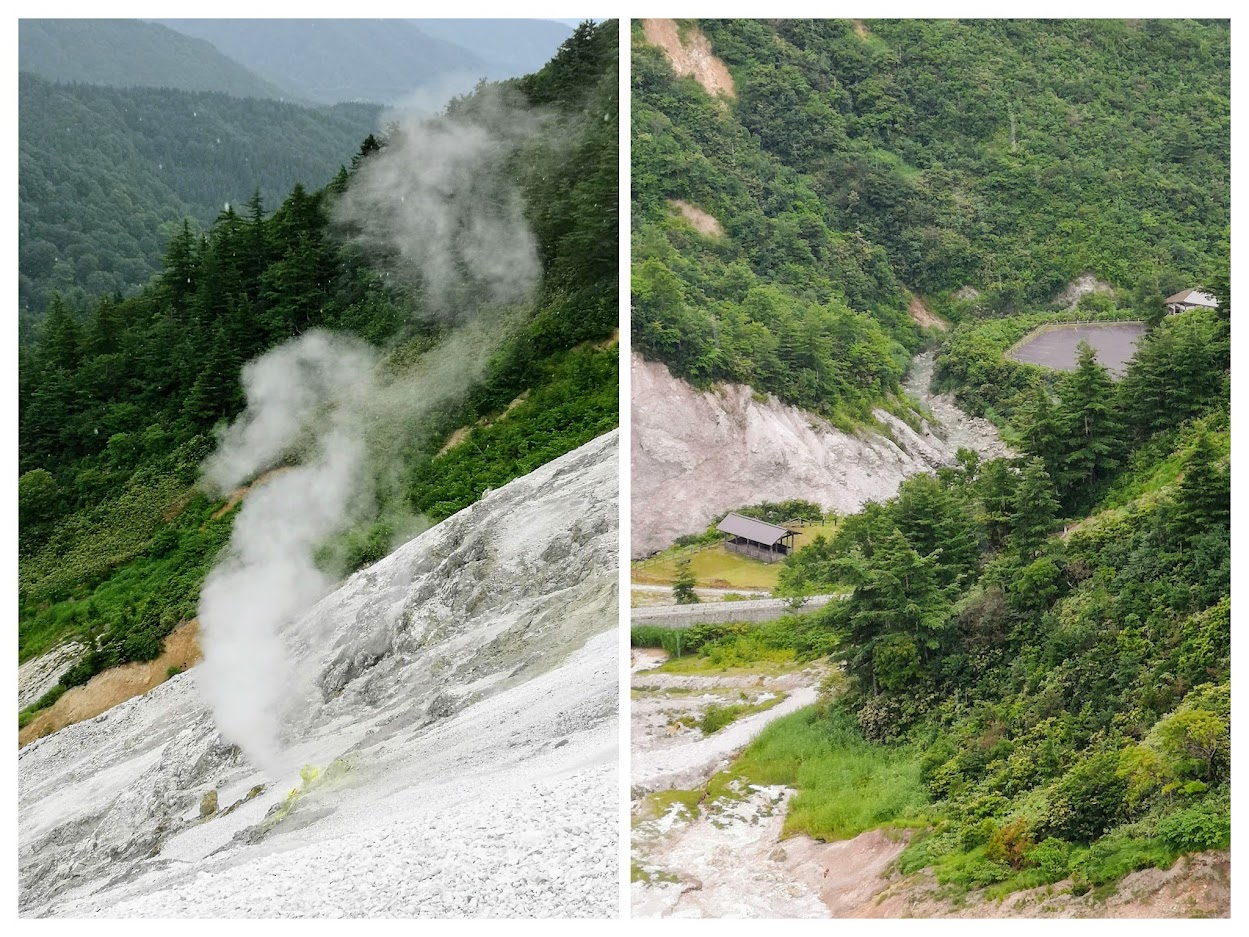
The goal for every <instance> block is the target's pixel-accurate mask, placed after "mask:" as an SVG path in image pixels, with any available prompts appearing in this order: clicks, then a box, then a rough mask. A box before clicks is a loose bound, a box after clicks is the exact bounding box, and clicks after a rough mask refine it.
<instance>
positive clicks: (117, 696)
mask: <svg viewBox="0 0 1249 937" xmlns="http://www.w3.org/2000/svg"><path fill="white" fill-rule="evenodd" d="M200 657H201V654H200V648H199V620H198V619H191V620H190V621H187V622H183V623H182V624H180V625H179V626H178V627H177V628H175V629H174V630H173V631H171V632H170V633H169V636H168V637H167V638H165V649H164V650H163V651H162V652H161V655H160V657H158V658H156V659H155V660H150V661H146V662H144V663H138V662H135V663H130V664H123V665H122V666H120V667H114V668H113V669H112V670H106V671H104V672H103V673H98V674H96V675H95V676H94V677H92V678H91V679H90V680H88V681H87V683H86V684H85V685H83V686H76V687H74V688H73V689H70V690H66V691H65V694H64V695H63V696H62V697H61V698H60V699H58V700H57V701H56V702H55V703H53V704H52V705H51V706H49V707H48V708H47V709H44V710H42V711H40V713H39V714H38V715H37V716H35V718H34V719H32V720H31V721H30V722H28V723H27V724H26V727H25V728H24V729H22V730H20V731H19V732H18V733H17V744H18V747H19V748H20V747H21V746H23V745H25V744H27V743H28V742H33V741H34V740H35V739H37V738H42V737H43V736H45V735H50V734H51V733H53V732H56V731H58V730H60V729H63V728H65V727H66V726H68V725H73V724H74V723H76V722H82V721H83V720H86V719H94V718H95V717H96V716H98V715H100V713H102V712H106V711H108V710H110V709H112V708H113V707H114V706H116V705H117V704H118V703H123V702H125V701H126V700H128V699H130V698H131V697H134V696H142V695H143V694H144V693H146V692H148V691H149V690H151V689H153V688H154V687H157V686H159V685H160V684H162V683H164V682H165V681H166V680H167V679H169V668H170V667H177V668H179V669H180V670H186V669H187V668H189V667H193V666H194V665H195V664H197V663H199V660H200Z"/></svg>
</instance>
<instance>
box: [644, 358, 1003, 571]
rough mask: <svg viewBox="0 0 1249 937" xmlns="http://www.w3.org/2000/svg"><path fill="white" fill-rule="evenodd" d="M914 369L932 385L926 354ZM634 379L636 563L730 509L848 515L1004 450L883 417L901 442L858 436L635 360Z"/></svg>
mask: <svg viewBox="0 0 1249 937" xmlns="http://www.w3.org/2000/svg"><path fill="white" fill-rule="evenodd" d="M917 365H918V367H919V369H920V370H921V371H922V370H923V369H924V367H925V366H926V367H927V368H928V371H927V374H928V375H929V377H931V360H930V359H924V357H923V356H920V358H919V359H917ZM632 380H633V385H632V386H633V390H632V398H633V405H632V420H633V442H632V453H631V465H630V468H631V471H632V478H633V481H632V505H631V508H632V528H631V533H632V548H631V549H632V552H633V555H634V556H635V557H642V556H647V555H649V554H651V553H653V552H655V551H656V550H660V549H662V548H664V547H666V546H668V545H669V544H670V543H671V542H672V541H673V540H674V539H675V538H676V537H678V536H681V535H682V534H691V533H699V532H701V531H702V530H704V529H705V528H706V526H707V524H708V523H709V522H710V521H711V519H712V518H713V517H714V516H715V515H716V514H718V513H720V512H723V511H727V510H730V509H732V508H736V507H741V506H743V505H747V504H757V503H758V502H760V501H780V500H783V499H786V498H805V499H807V500H809V501H815V502H817V503H819V504H820V505H822V506H823V507H824V509H825V510H835V511H838V512H842V513H849V512H853V511H857V510H859V509H860V508H861V507H862V506H863V505H864V504H865V503H867V502H868V501H882V500H885V499H886V498H889V497H892V496H893V495H894V494H895V493H896V492H897V490H898V486H899V485H900V484H901V483H902V481H903V480H904V479H906V478H907V477H908V476H911V475H914V474H916V473H917V472H931V471H933V470H934V469H936V468H938V467H939V466H942V465H950V464H953V462H954V455H955V453H956V452H957V451H958V448H959V446H970V447H971V448H974V449H978V450H979V451H981V452H982V453H984V454H985V455H987V456H990V457H992V456H994V455H1001V454H1002V452H1003V449H1002V446H1001V443H1000V441H998V439H997V436H996V433H994V432H993V428H992V427H991V426H989V425H988V424H987V423H985V424H984V426H976V427H975V428H974V431H973V432H963V433H960V434H958V435H957V436H955V435H951V434H949V433H948V431H947V430H948V427H946V426H939V427H930V426H929V425H928V424H927V423H925V424H924V425H923V426H922V427H921V431H920V432H916V431H915V430H913V429H911V427H909V426H908V425H906V424H905V423H903V422H902V421H901V420H899V419H897V418H896V417H894V416H892V415H890V414H888V413H886V412H885V411H883V410H877V411H876V417H877V418H878V419H879V420H880V421H881V423H883V424H884V425H885V426H887V427H888V429H889V433H890V434H891V435H892V437H893V438H892V439H889V438H886V437H885V436H881V435H876V434H868V433H864V434H862V435H856V436H851V435H849V434H847V433H844V432H842V431H841V430H839V429H837V428H836V427H834V426H833V425H832V424H830V423H829V422H828V421H827V420H824V419H822V418H820V417H818V416H815V415H814V414H812V413H809V412H807V411H805V410H800V409H798V408H797V407H792V406H789V405H788V404H784V403H781V402H780V401H778V400H777V399H776V398H775V397H774V396H772V395H768V396H767V397H766V399H763V400H760V399H756V397H755V396H754V394H753V392H752V391H751V388H749V387H747V386H746V385H744V384H727V385H720V386H718V387H717V388H716V389H715V390H712V391H699V390H696V389H695V388H693V387H691V386H690V385H689V384H687V383H686V382H685V381H682V380H680V379H679V378H676V377H673V376H672V374H671V373H670V372H669V371H668V368H667V366H666V365H663V364H659V363H657V362H653V361H644V360H642V359H641V358H640V357H637V356H635V357H634V359H633V365H632ZM923 395H924V399H925V400H927V397H928V395H927V383H926V382H925V383H924V387H923ZM951 409H956V408H951ZM957 412H959V413H961V411H957ZM964 418H965V417H964ZM979 423H984V421H979Z"/></svg>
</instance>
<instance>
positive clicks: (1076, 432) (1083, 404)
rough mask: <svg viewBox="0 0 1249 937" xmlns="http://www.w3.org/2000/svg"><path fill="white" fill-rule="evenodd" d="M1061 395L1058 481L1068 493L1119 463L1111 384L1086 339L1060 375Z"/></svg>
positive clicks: (1103, 475)
mask: <svg viewBox="0 0 1249 937" xmlns="http://www.w3.org/2000/svg"><path fill="white" fill-rule="evenodd" d="M1060 396H1061V398H1062V404H1061V407H1060V410H1059V423H1060V426H1061V428H1062V436H1061V437H1060V439H1061V445H1062V455H1063V457H1062V467H1061V469H1060V470H1059V473H1058V477H1057V482H1058V486H1059V489H1060V490H1061V491H1062V492H1063V493H1064V495H1065V496H1067V497H1070V496H1071V495H1073V494H1075V493H1076V492H1077V491H1085V490H1087V486H1089V485H1093V484H1096V483H1097V482H1098V481H1099V480H1100V479H1102V478H1104V477H1105V476H1106V475H1107V474H1108V473H1109V472H1110V471H1111V470H1112V469H1114V468H1115V467H1116V466H1118V464H1119V459H1118V457H1117V456H1116V454H1115V452H1116V449H1117V447H1118V439H1119V432H1120V424H1119V419H1118V416H1117V414H1116V413H1115V407H1114V404H1115V397H1114V384H1113V382H1112V381H1111V379H1110V375H1109V374H1107V373H1106V369H1105V368H1103V367H1102V366H1101V365H1100V364H1098V363H1097V354H1096V352H1094V351H1093V348H1092V346H1091V345H1089V343H1088V342H1081V343H1080V346H1079V360H1078V363H1077V364H1076V369H1075V371H1073V372H1072V373H1070V374H1068V375H1067V376H1066V377H1065V378H1064V379H1063V382H1062V385H1061V388H1060Z"/></svg>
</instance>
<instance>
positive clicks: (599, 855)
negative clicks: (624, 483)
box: [18, 432, 618, 917]
mask: <svg viewBox="0 0 1249 937" xmlns="http://www.w3.org/2000/svg"><path fill="white" fill-rule="evenodd" d="M617 435H618V434H617V433H615V432H613V433H609V434H607V435H605V436H602V437H600V438H598V439H596V440H593V441H592V442H590V443H588V444H586V445H585V446H582V447H581V448H580V449H578V450H576V451H574V452H571V453H569V454H567V455H565V456H563V457H561V458H559V459H557V460H555V461H554V462H551V463H549V464H548V465H545V466H543V467H542V468H540V469H538V470H537V471H535V472H533V473H532V474H530V475H528V476H526V477H524V478H521V479H517V480H516V481H514V482H512V483H511V484H509V485H506V486H504V487H503V488H500V489H499V490H497V491H495V492H492V493H491V494H489V495H487V496H486V497H485V498H483V499H482V500H481V501H479V502H478V503H477V504H475V505H473V506H472V507H470V508H468V509H466V510H464V511H461V512H460V513H459V514H457V515H455V516H454V517H451V518H449V519H448V520H446V521H444V522H443V523H441V524H438V525H437V526H435V527H433V528H431V529H429V530H427V531H426V532H425V533H423V534H421V535H420V536H418V537H416V538H415V539H414V540H412V541H410V542H409V543H407V544H405V545H404V546H402V547H400V548H399V549H398V550H396V551H395V552H394V553H392V554H391V555H390V556H388V557H386V558H385V559H383V560H381V561H380V562H378V563H376V564H374V565H373V566H371V567H369V568H367V569H364V570H361V571H360V572H359V573H356V574H355V575H354V576H352V577H351V578H350V579H349V580H347V581H346V582H345V583H343V584H342V585H341V587H339V588H338V589H337V590H335V591H334V592H332V593H331V594H330V595H328V596H327V597H326V598H325V599H323V600H322V601H321V602H319V603H318V604H317V605H316V606H314V607H313V609H312V610H311V611H310V612H308V613H307V614H306V615H303V616H301V617H299V618H298V619H297V620H296V621H294V622H292V623H291V624H290V625H289V626H288V627H287V628H286V629H285V630H284V631H283V634H282V639H283V641H284V643H285V645H286V647H287V648H288V650H289V652H290V654H291V660H292V664H293V670H294V672H295V674H296V675H297V679H296V681H295V687H296V690H295V691H294V692H292V694H291V698H290V699H289V701H288V705H286V706H285V708H284V711H283V720H282V739H281V741H282V744H283V746H284V749H285V751H286V753H287V755H288V760H289V762H290V765H291V769H290V771H289V773H287V774H284V775H282V776H277V777H274V776H268V775H266V774H265V772H264V771H262V770H261V769H259V768H257V767H255V766H253V765H251V764H249V763H248V762H247V760H246V758H245V757H244V755H243V754H242V752H241V751H240V750H239V749H238V748H237V747H236V746H234V745H232V744H230V741H229V740H227V739H223V738H222V737H221V735H220V733H219V732H218V730H217V727H216V726H215V724H214V723H213V720H212V717H211V715H210V713H209V711H208V710H207V709H206V707H205V706H204V705H203V703H202V702H201V700H200V698H199V696H198V694H197V693H196V689H195V671H194V669H193V670H191V671H189V672H188V673H186V674H182V675H179V676H177V677H174V678H173V679H171V680H169V681H168V682H166V683H164V684H162V685H161V686H159V687H157V688H156V689H154V690H153V691H151V692H150V693H148V694H146V695H144V696H141V697H136V698H134V699H131V700H128V701H127V702H125V703H123V704H121V705H120V706H117V707H115V708H114V709H112V710H110V711H108V712H107V713H104V714H103V715H101V716H99V717H97V718H95V719H92V720H90V721H88V722H84V723H79V724H77V725H73V726H69V727H67V728H65V729H62V730H61V731H59V732H57V733H54V734H53V735H50V736H47V737H45V738H43V739H40V740H38V741H36V742H33V743H31V744H30V745H28V746H26V747H25V748H23V749H21V751H20V752H19V762H18V783H19V820H18V827H19V853H18V861H19V886H20V896H19V904H20V909H21V913H22V914H23V915H28V916H39V915H57V916H62V915H63V916H71V917H81V916H90V915H100V916H107V917H123V916H132V917H133V916H142V917H218V916H226V917H230V916H246V917H269V916H369V915H392V916H465V915H483V916H514V915H523V916H551V915H555V916H564V915H576V916H614V915H615V914H616V913H617V894H618V885H617V840H618V836H617V790H618V787H617V768H616V763H617V729H616V726H617V660H618V649H617V631H616V620H617V611H616V609H617V599H618V596H617V573H616V569H617V554H618V530H617V527H618V525H617V507H616V505H617V501H618V464H617V448H618V444H617ZM307 767H315V768H316V769H318V771H319V772H322V773H321V776H320V777H319V778H318V779H317V780H315V781H312V782H310V783H309V782H305V781H302V780H301V777H300V769H301V768H307ZM327 769H328V770H327ZM307 773H309V774H310V772H307ZM258 788H262V789H260V790H258ZM296 789H299V793H298V794H297V795H294V796H290V792H291V791H293V790H296ZM210 792H213V793H215V797H216V800H215V809H214V804H213V802H212V796H211V795H210ZM206 795H209V796H208V797H207V798H206ZM201 814H206V815H205V816H201Z"/></svg>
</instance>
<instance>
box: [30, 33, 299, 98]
mask: <svg viewBox="0 0 1249 937" xmlns="http://www.w3.org/2000/svg"><path fill="white" fill-rule="evenodd" d="M17 30H18V31H17V41H18V46H17V61H18V68H19V69H20V70H21V71H23V72H29V73H31V74H34V75H39V76H41V77H43V78H47V79H50V80H52V81H60V82H67V83H68V82H76V83H83V84H89V85H108V86H110V87H114V88H176V89H179V90H182V91H219V92H221V93H223V94H229V95H233V96H234V97H239V98H248V97H250V98H288V99H289V98H291V97H292V95H291V93H290V92H289V91H287V90H284V89H282V88H279V87H278V86H277V85H275V84H272V83H271V82H268V81H266V80H265V79H263V78H261V77H260V76H259V75H257V74H255V73H253V72H250V71H248V70H247V69H246V68H244V67H243V66H242V65H240V64H239V63H238V62H236V61H234V60H233V59H231V58H227V57H226V56H225V55H222V54H221V53H220V52H219V51H217V49H215V48H213V46H212V44H211V43H208V42H205V41H204V40H202V39H195V38H193V37H191V36H186V35H183V34H182V33H179V32H175V31H174V30H172V29H168V28H167V27H165V26H161V25H159V24H157V23H145V22H143V21H142V20H123V19H107V20H87V19H57V20H33V19H24V20H19V21H18V27H17Z"/></svg>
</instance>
